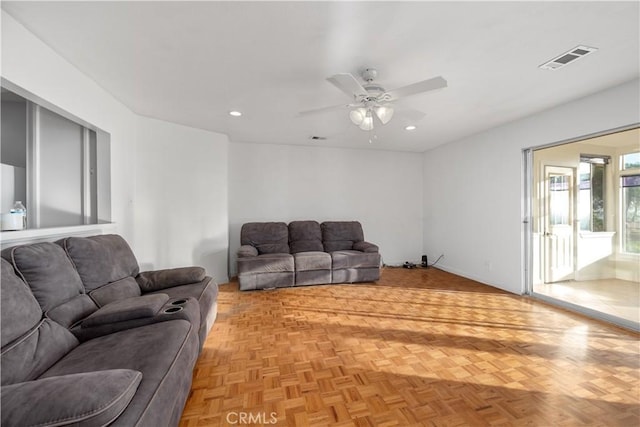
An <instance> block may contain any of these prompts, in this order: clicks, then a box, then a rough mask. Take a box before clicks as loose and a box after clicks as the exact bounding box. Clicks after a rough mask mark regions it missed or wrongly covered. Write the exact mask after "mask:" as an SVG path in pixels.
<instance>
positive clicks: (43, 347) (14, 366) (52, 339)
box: [0, 295, 78, 385]
mask: <svg viewBox="0 0 640 427" xmlns="http://www.w3.org/2000/svg"><path fill="white" fill-rule="evenodd" d="M2 297H3V298H4V295H3V296H2ZM5 327H6V326H5V324H4V323H3V324H2V328H3V329H4V328H5ZM77 345H78V340H77V339H76V337H74V336H73V334H72V333H71V332H69V330H68V329H66V328H64V327H62V326H60V325H59V324H57V323H56V322H54V321H53V320H51V319H43V320H42V321H41V322H40V323H39V324H38V325H37V326H36V327H35V328H34V329H32V330H31V331H30V332H28V333H27V334H25V335H23V336H22V337H20V339H18V340H16V341H14V342H13V343H11V344H9V345H7V346H5V347H3V348H2V356H1V358H0V364H1V365H2V371H1V375H2V385H6V384H14V383H19V382H24V381H31V380H34V379H36V378H38V377H39V376H40V375H41V374H42V373H43V372H44V371H46V370H47V369H49V368H50V367H51V366H52V365H54V364H55V363H56V362H57V361H58V360H59V359H60V358H62V357H63V356H64V355H65V354H67V353H68V352H69V351H71V350H72V349H73V348H75V347H76V346H77Z"/></svg>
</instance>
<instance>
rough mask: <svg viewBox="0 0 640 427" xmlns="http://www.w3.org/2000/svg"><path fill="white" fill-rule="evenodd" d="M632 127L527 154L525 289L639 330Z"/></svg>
mask: <svg viewBox="0 0 640 427" xmlns="http://www.w3.org/2000/svg"><path fill="white" fill-rule="evenodd" d="M639 140H640V129H638V128H634V129H628V130H625V131H621V132H616V133H611V134H607V135H600V136H596V137H592V138H588V139H584V140H580V141H572V142H569V143H563V144H559V145H556V146H551V147H544V148H540V149H531V150H528V151H529V152H528V153H527V156H525V157H526V159H527V168H526V170H527V171H528V175H529V176H528V177H527V180H526V182H527V189H526V190H527V191H526V194H528V196H527V197H528V198H529V200H528V201H527V202H528V203H527V205H526V206H527V209H528V210H529V215H528V217H529V220H528V221H526V223H527V230H526V236H527V238H526V239H525V242H527V243H526V245H527V248H526V251H525V252H526V253H527V254H528V257H527V260H526V262H527V266H528V268H527V274H526V276H527V277H526V280H527V281H528V291H529V293H531V294H532V295H534V296H537V297H539V298H543V299H545V300H548V301H551V302H554V303H558V304H560V305H563V306H566V307H569V308H572V309H576V310H579V311H581V312H583V313H586V314H590V315H593V316H595V317H599V318H602V319H604V320H608V321H611V322H615V323H618V324H620V325H622V326H626V327H629V328H633V329H637V330H640V271H639V270H640V267H639V266H640V147H639V146H638V141H639Z"/></svg>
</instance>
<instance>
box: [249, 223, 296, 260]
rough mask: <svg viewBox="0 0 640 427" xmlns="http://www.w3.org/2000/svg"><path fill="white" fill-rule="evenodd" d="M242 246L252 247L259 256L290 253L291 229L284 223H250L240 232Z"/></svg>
mask: <svg viewBox="0 0 640 427" xmlns="http://www.w3.org/2000/svg"><path fill="white" fill-rule="evenodd" d="M240 244H241V245H251V246H253V247H255V248H256V249H257V250H258V255H263V254H278V253H286V254H288V253H289V229H288V227H287V224H285V223H284V222H248V223H246V224H244V225H243V226H242V229H241V230H240Z"/></svg>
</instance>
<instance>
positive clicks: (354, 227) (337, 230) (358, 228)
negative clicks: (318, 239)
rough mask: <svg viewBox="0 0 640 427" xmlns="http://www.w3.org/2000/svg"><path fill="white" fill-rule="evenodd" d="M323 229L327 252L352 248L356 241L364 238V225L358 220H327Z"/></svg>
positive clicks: (323, 242)
mask: <svg viewBox="0 0 640 427" xmlns="http://www.w3.org/2000/svg"><path fill="white" fill-rule="evenodd" d="M321 229H322V244H323V245H324V250H325V251H326V252H334V251H345V250H351V249H353V245H354V243H356V242H362V241H363V240H364V233H363V232H362V225H361V224H360V223H359V222H358V221H325V222H323V223H322V225H321Z"/></svg>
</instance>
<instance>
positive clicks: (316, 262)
mask: <svg viewBox="0 0 640 427" xmlns="http://www.w3.org/2000/svg"><path fill="white" fill-rule="evenodd" d="M293 259H294V263H295V268H296V272H298V271H312V270H331V255H329V254H328V253H326V252H299V253H297V254H293Z"/></svg>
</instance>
